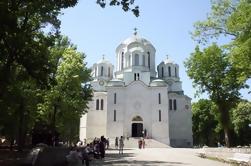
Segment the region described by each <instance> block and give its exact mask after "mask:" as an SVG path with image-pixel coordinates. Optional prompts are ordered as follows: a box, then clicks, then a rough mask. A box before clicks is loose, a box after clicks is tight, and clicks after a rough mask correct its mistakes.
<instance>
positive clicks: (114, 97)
mask: <svg viewBox="0 0 251 166" xmlns="http://www.w3.org/2000/svg"><path fill="white" fill-rule="evenodd" d="M113 100H114V104H116V103H117V94H116V93H114V96H113Z"/></svg>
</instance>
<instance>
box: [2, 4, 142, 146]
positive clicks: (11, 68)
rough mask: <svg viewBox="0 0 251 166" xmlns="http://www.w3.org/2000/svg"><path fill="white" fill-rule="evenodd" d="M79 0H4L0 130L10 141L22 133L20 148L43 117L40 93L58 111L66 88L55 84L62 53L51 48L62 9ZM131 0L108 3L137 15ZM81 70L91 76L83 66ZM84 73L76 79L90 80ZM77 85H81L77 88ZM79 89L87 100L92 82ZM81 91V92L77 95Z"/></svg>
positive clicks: (19, 137) (56, 35)
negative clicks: (40, 107)
mask: <svg viewBox="0 0 251 166" xmlns="http://www.w3.org/2000/svg"><path fill="white" fill-rule="evenodd" d="M77 2H78V1H77V0H61V1H58V0H55V1H49V0H43V1H40V0H38V1H30V0H19V1H16V0H12V1H10V0H3V1H1V2H0V25H1V26H0V55H1V56H0V108H1V112H0V115H1V118H0V134H2V133H4V134H5V135H7V136H8V137H10V139H11V140H14V139H16V138H18V139H17V140H18V144H19V149H20V150H21V149H22V144H23V142H24V137H25V133H26V131H28V130H30V126H32V124H33V123H35V121H36V118H38V117H44V115H43V112H42V111H38V109H37V107H36V105H37V104H38V103H41V101H40V100H41V98H43V99H54V100H53V102H54V107H55V110H57V107H59V106H58V103H59V101H57V100H56V99H58V98H55V95H58V97H59V99H60V97H61V92H62V91H59V90H58V89H57V88H54V86H55V87H56V85H57V83H58V82H56V81H55V80H56V79H54V78H55V76H53V75H52V74H55V70H57V67H58V64H57V62H58V58H59V57H60V53H58V54H57V55H56V54H55V55H54V56H55V57H50V56H51V55H52V53H51V51H52V50H50V48H52V47H53V46H54V45H55V40H56V39H57V38H58V36H59V34H60V32H59V28H60V20H59V18H58V16H59V15H60V14H61V10H62V9H64V8H68V7H73V6H75V5H76V4H77ZM98 2H105V1H97V3H98ZM115 2H116V3H115ZM128 2H129V1H128V0H121V1H114V0H111V3H110V5H111V6H113V5H120V6H122V8H123V10H124V11H128V10H129V9H130V10H131V11H132V12H133V13H134V14H135V15H136V16H138V14H139V12H138V7H137V6H136V7H135V8H131V6H132V5H133V1H130V3H128ZM99 4H100V3H99ZM101 6H102V7H104V6H103V5H101ZM48 27H49V28H48ZM45 29H46V32H45ZM65 44H67V43H65ZM83 70H84V72H86V75H88V71H86V68H85V66H83ZM81 74H82V75H79V78H76V79H78V80H81V81H86V80H85V79H86V78H87V77H88V76H86V75H85V76H86V78H83V77H84V76H83V75H84V74H83V73H81ZM68 78H69V77H68ZM69 79H70V78H69ZM53 81H54V82H53ZM66 81H67V80H66ZM73 82H74V81H73ZM75 82H76V81H75ZM79 86H80V84H78V86H77V87H78V88H79ZM48 87H49V88H48ZM64 88H68V87H64ZM48 89H50V90H51V91H53V92H55V93H54V95H52V94H53V93H52V94H51V96H52V98H50V97H51V96H50V95H49V94H48V95H46V93H45V91H46V90H48ZM81 90H82V94H83V93H84V96H83V98H84V99H87V98H88V95H89V94H90V92H89V91H90V88H89V87H88V85H85V86H83V87H82V89H81ZM58 92H60V93H58ZM65 93H66V92H65ZM69 94H70V92H69ZM72 95H73V94H72ZM79 96H80V94H78V95H77V97H79ZM45 101H46V100H45ZM80 101H82V100H79V101H77V100H72V101H69V102H72V103H71V104H79V102H80ZM74 102H75V103H74ZM86 102H87V101H84V103H83V104H84V105H85V104H86ZM60 104H62V103H60ZM80 106H81V104H80ZM82 106H83V105H82ZM60 107H63V106H62V105H60ZM74 108H75V107H74ZM84 108H85V107H83V109H84ZM40 110H41V109H40ZM56 112H57V111H55V116H54V117H56V114H57V113H56ZM82 112H83V111H82ZM52 117H53V116H52ZM13 119H17V120H18V122H19V123H18V124H17V125H13V123H10V122H9V121H8V120H13ZM17 135H18V137H17Z"/></svg>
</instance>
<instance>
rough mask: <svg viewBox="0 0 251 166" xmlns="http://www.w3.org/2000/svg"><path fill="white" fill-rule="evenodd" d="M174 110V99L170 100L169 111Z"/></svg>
mask: <svg viewBox="0 0 251 166" xmlns="http://www.w3.org/2000/svg"><path fill="white" fill-rule="evenodd" d="M172 109H173V101H172V99H169V110H172Z"/></svg>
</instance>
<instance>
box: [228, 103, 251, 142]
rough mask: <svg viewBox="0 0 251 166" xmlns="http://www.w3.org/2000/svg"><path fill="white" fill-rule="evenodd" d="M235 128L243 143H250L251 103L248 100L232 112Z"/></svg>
mask: <svg viewBox="0 0 251 166" xmlns="http://www.w3.org/2000/svg"><path fill="white" fill-rule="evenodd" d="M232 118H233V124H234V130H235V132H236V133H237V135H238V136H239V139H238V140H239V143H240V144H241V145H249V144H250V143H251V142H250V140H251V127H249V124H251V103H250V102H248V101H242V102H240V103H239V104H238V105H237V107H236V108H234V109H233V113H232Z"/></svg>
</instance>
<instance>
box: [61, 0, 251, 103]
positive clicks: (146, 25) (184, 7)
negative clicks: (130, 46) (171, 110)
mask: <svg viewBox="0 0 251 166" xmlns="http://www.w3.org/2000/svg"><path fill="white" fill-rule="evenodd" d="M108 1H109V0H107V2H108ZM135 4H136V5H138V6H139V10H140V16H139V17H135V16H134V15H133V13H132V12H124V11H123V10H122V9H121V7H110V6H107V7H106V8H104V9H103V8H101V7H100V6H98V5H97V4H96V0H79V3H78V4H77V5H76V6H75V7H73V8H68V9H65V10H63V11H62V12H63V13H64V14H63V15H62V16H60V19H61V33H62V34H63V35H66V36H68V37H69V38H70V40H71V42H72V43H74V44H75V45H77V48H78V51H80V52H84V53H85V54H86V60H85V61H86V62H87V66H88V67H91V66H92V64H94V63H95V62H97V61H98V60H100V59H101V58H102V55H103V54H104V55H105V58H106V59H108V60H109V61H110V62H112V63H113V64H114V66H115V65H116V64H115V59H116V58H115V49H116V47H117V46H118V45H119V44H120V43H121V42H122V41H123V40H125V39H126V38H128V37H130V36H132V35H133V32H134V30H133V29H134V28H135V27H136V28H137V29H138V34H139V36H141V37H143V38H145V39H147V40H148V41H150V42H151V43H152V44H153V46H154V47H155V49H156V55H155V62H156V67H157V65H158V64H159V63H160V62H161V61H163V60H164V59H166V55H168V57H170V58H171V59H172V60H174V62H175V63H177V64H178V65H179V67H180V73H179V74H180V79H181V81H182V87H183V90H184V93H185V94H186V95H187V96H189V97H191V98H192V102H195V101H198V100H199V99H200V98H206V97H207V95H206V94H203V95H201V96H200V97H196V98H195V92H196V89H195V88H193V86H192V80H191V79H190V78H188V76H187V74H186V70H185V68H184V61H185V60H186V58H188V57H189V56H190V54H191V53H192V52H193V51H194V48H195V46H196V45H197V43H196V42H195V41H193V40H192V38H191V35H190V32H192V31H193V29H194V28H193V24H194V23H195V22H196V21H199V20H205V19H206V17H207V13H209V12H210V0H203V1H202V0H189V1H187V0H158V1H156V0H147V1H146V0H135ZM248 84H249V85H251V81H250V80H249V81H248ZM242 95H243V98H245V99H248V100H251V96H250V94H248V93H247V90H245V91H242Z"/></svg>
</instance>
